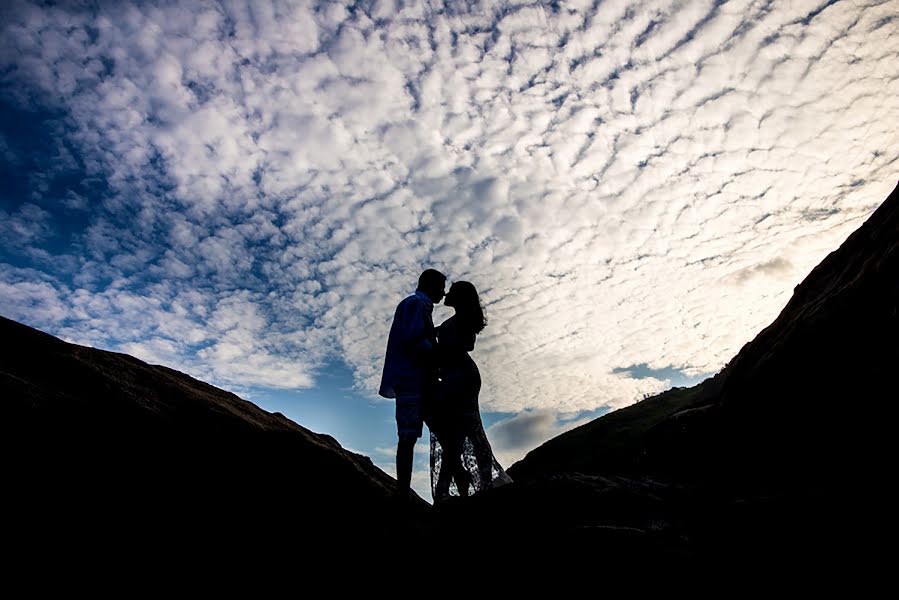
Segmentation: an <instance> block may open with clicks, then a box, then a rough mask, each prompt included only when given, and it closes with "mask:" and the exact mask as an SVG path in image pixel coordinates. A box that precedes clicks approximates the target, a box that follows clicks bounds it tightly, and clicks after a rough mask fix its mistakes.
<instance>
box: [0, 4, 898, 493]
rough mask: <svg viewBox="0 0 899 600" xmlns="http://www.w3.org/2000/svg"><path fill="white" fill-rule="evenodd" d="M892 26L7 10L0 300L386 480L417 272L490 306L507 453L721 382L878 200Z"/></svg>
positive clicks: (208, 8) (287, 9)
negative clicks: (191, 381)
mask: <svg viewBox="0 0 899 600" xmlns="http://www.w3.org/2000/svg"><path fill="white" fill-rule="evenodd" d="M897 14H899V1H897V0H890V1H886V2H875V1H872V2H859V1H854V2H849V1H836V2H834V1H829V2H822V1H789V2H786V1H785V2H766V1H758V0H732V1H729V2H721V1H698V0H697V1H692V0H691V1H681V2H650V1H647V2H640V1H628V2H625V1H617V0H605V1H604V2H599V3H594V2H592V1H583V2H581V1H572V2H527V1H522V2H464V3H463V2H437V1H431V2H420V1H410V2H403V1H394V0H387V1H372V2H353V3H341V2H299V1H297V2H241V1H238V0H234V1H227V2H180V3H179V2H165V3H154V2H140V3H129V2H97V3H91V4H89V5H88V4H85V3H81V2H59V3H56V4H54V5H53V6H44V5H43V4H41V3H32V2H24V1H14V2H4V3H3V4H2V7H0V158H2V160H0V179H2V181H3V186H2V191H0V314H3V315H4V316H7V317H10V318H13V319H17V320H19V321H22V322H25V323H27V324H29V325H32V326H35V327H38V328H40V329H43V330H45V331H48V332H50V333H52V334H55V335H57V336H60V337H62V338H64V339H67V340H69V341H73V342H77V343H81V344H88V345H92V346H96V347H100V348H106V349H111V350H116V351H121V352H128V353H130V354H133V355H135V356H138V357H140V358H142V359H144V360H147V361H149V362H152V363H158V364H165V365H168V366H171V367H173V368H176V369H179V370H181V371H185V372H187V373H190V374H191V375H193V376H195V377H198V378H201V379H203V380H206V381H209V382H211V383H213V384H215V385H218V386H220V387H224V388H226V389H229V390H232V391H234V392H236V393H238V394H241V395H243V396H244V397H246V398H248V399H251V400H253V401H255V402H257V403H259V404H260V405H261V406H263V407H264V408H267V409H269V410H280V411H281V412H284V413H285V414H287V415H288V416H290V417H292V418H294V419H295V420H297V421H298V422H300V423H302V424H304V425H306V426H308V427H310V428H311V429H313V430H317V431H322V432H325V433H329V434H331V435H334V436H335V437H336V438H337V439H338V440H339V441H340V442H341V443H342V444H344V445H345V446H347V447H349V448H352V449H354V450H356V451H359V452H364V453H366V454H368V455H370V456H371V457H372V459H373V460H375V461H376V462H377V463H378V464H379V465H381V466H382V467H383V468H384V469H385V470H387V471H388V472H392V471H393V466H392V463H393V458H392V454H391V453H392V448H393V444H394V438H393V435H394V433H393V432H394V429H393V422H392V410H393V409H392V405H391V404H390V402H388V401H385V400H383V399H380V398H378V397H377V395H376V389H377V382H378V379H379V375H380V368H381V364H382V360H383V352H384V347H385V341H386V336H387V331H388V329H389V326H390V319H391V317H392V315H393V310H394V307H395V306H396V304H397V303H398V302H399V301H400V300H401V299H402V298H403V297H404V296H405V295H406V294H408V293H410V292H412V291H413V289H414V285H415V281H416V280H417V277H418V274H419V273H420V272H421V271H422V270H423V269H424V268H428V267H434V268H438V269H440V270H442V271H444V272H445V273H447V274H448V275H449V277H450V280H451V281H452V280H463V279H465V280H469V281H471V282H473V283H474V284H475V286H476V287H477V288H478V289H479V290H480V292H481V295H482V298H483V300H484V304H485V306H486V311H487V315H488V318H489V320H490V323H489V325H488V327H487V329H485V331H484V333H483V334H482V335H481V336H480V337H479V340H478V344H477V347H476V348H475V351H474V352H473V357H474V358H475V360H476V361H477V362H478V365H479V367H480V369H481V372H482V376H483V379H484V388H483V390H482V393H481V397H480V401H481V407H482V411H483V413H484V415H485V421H486V424H487V425H488V427H489V435H490V436H491V439H492V440H493V441H494V447H495V449H496V451H497V454H498V455H499V457H500V460H501V462H503V463H504V464H508V463H510V462H511V461H514V460H517V459H518V458H520V457H522V456H523V455H524V454H525V453H526V452H527V451H528V450H530V449H532V448H534V447H535V446H537V445H539V444H540V443H542V441H545V440H546V439H549V438H551V437H553V436H554V435H557V434H559V433H560V432H562V431H565V430H566V429H569V428H571V427H573V426H575V425H577V424H579V423H582V422H585V421H586V420H589V419H590V418H593V417H595V416H598V415H600V414H603V413H604V412H606V411H608V410H612V409H615V408H619V407H622V406H626V405H628V404H630V403H632V402H634V401H636V400H638V399H640V398H642V397H643V396H645V395H646V394H652V393H656V392H659V391H662V390H664V389H666V388H667V387H669V386H671V385H687V384H690V383H691V382H695V381H698V380H700V379H701V378H702V377H704V376H707V375H709V374H711V373H715V372H716V371H718V370H719V369H720V368H721V367H722V366H723V365H724V364H725V362H727V360H729V359H730V358H731V357H732V356H733V355H734V354H736V352H737V351H739V349H740V347H742V345H743V344H745V343H746V342H748V341H749V340H750V339H752V337H753V336H754V335H755V334H756V333H757V332H758V331H759V330H761V329H762V328H763V327H764V326H766V325H767V324H768V323H770V322H771V320H773V319H774V317H775V316H776V315H777V313H778V312H779V311H780V310H781V308H782V307H783V306H784V304H785V303H786V302H787V300H788V299H789V297H790V294H791V292H792V289H793V287H794V286H795V285H796V284H797V283H799V282H800V281H801V280H802V279H803V278H804V277H805V275H806V274H807V273H808V272H809V270H810V269H811V268H812V267H814V265H816V264H817V263H818V262H819V261H820V260H821V259H822V258H823V257H824V256H825V255H826V254H827V253H828V252H830V251H832V250H833V249H835V248H836V247H838V246H839V244H840V243H841V242H842V241H843V240H844V239H845V238H846V236H847V235H848V234H849V233H850V232H851V231H853V230H854V229H856V228H857V227H858V226H859V225H860V224H861V223H862V222H863V221H864V219H865V218H866V217H867V216H868V215H869V214H870V213H871V212H872V211H873V210H874V208H875V207H876V206H877V205H878V204H879V202H881V201H882V200H883V199H884V198H885V197H886V195H887V194H888V192H889V191H890V190H891V189H892V188H893V186H894V185H895V181H896V165H897V164H899V163H897V158H899V139H897V133H896V129H895V123H896V122H899V66H897V65H899V56H897V54H899V35H897V33H899V32H897V27H899V19H897V17H896V15H897ZM450 314H451V312H450V311H449V310H448V309H446V308H444V307H438V309H437V310H436V312H435V321H437V322H440V321H441V320H443V319H445V318H446V317H448V316H449V315H450ZM418 457H419V462H418V463H417V470H416V473H415V485H416V488H417V489H419V490H420V491H424V490H425V489H426V487H427V485H426V479H427V470H426V453H424V452H421V453H419V455H418Z"/></svg>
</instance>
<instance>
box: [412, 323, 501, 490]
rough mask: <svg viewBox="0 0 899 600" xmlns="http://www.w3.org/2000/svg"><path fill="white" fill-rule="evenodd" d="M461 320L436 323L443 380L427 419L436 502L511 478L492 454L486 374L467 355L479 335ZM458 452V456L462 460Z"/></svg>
mask: <svg viewBox="0 0 899 600" xmlns="http://www.w3.org/2000/svg"><path fill="white" fill-rule="evenodd" d="M456 319H457V318H456V317H455V316H454V317H450V318H449V319H447V320H446V321H444V322H443V323H442V324H441V325H440V327H438V328H437V338H438V347H439V348H440V384H439V386H438V389H437V394H436V397H435V399H434V402H433V406H432V407H431V408H430V410H429V413H430V416H429V420H428V427H429V429H430V430H431V495H432V497H433V498H434V500H435V502H436V501H438V500H442V499H445V498H446V497H447V496H459V495H470V494H473V493H477V492H479V491H481V490H484V489H488V488H491V487H497V486H499V485H503V484H506V483H509V482H511V481H512V479H511V478H510V477H509V476H508V475H507V474H506V472H505V471H504V470H503V468H502V466H500V464H499V462H497V460H496V458H495V457H494V456H493V450H492V449H491V448H490V442H488V441H487V434H486V433H485V432H484V425H483V423H482V422H481V414H480V411H479V409H478V394H479V392H480V390H481V374H480V372H479V371H478V366H477V364H475V362H474V360H472V358H471V356H470V355H469V354H468V352H469V351H471V350H473V349H474V342H475V334H474V332H467V331H464V330H463V329H461V328H460V327H459V326H458V321H457V320H456ZM454 455H456V456H458V457H459V461H458V462H456V461H455V460H454V458H453V456H454ZM448 468H449V470H446V469H448ZM441 473H443V476H442V477H441ZM460 484H461V485H460ZM466 487H467V490H466V489H465V488H466ZM460 488H461V489H460Z"/></svg>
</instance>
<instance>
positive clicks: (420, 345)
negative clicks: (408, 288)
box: [403, 302, 434, 351]
mask: <svg viewBox="0 0 899 600" xmlns="http://www.w3.org/2000/svg"><path fill="white" fill-rule="evenodd" d="M403 325H404V327H403V332H404V334H405V335H404V336H403V338H404V339H403V342H404V344H403V345H404V346H406V348H407V349H409V350H424V351H428V350H433V348H434V346H433V344H432V343H431V340H430V339H428V338H429V336H430V333H431V332H430V331H429V327H428V319H427V309H426V308H425V306H424V304H422V303H421V302H409V303H408V306H406V307H405V311H404V313H403Z"/></svg>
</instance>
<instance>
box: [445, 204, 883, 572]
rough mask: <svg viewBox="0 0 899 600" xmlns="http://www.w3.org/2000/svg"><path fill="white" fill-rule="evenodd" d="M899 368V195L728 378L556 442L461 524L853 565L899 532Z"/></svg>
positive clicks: (815, 274) (473, 506)
mask: <svg viewBox="0 0 899 600" xmlns="http://www.w3.org/2000/svg"><path fill="white" fill-rule="evenodd" d="M897 367H899V187H897V188H896V190H894V191H893V193H892V194H890V196H889V197H888V198H887V200H886V201H885V202H884V203H883V204H882V205H881V206H880V207H879V208H878V209H877V210H876V211H875V212H874V214H872V215H871V217H870V218H869V219H868V220H867V221H866V222H865V223H864V225H862V227H860V228H859V229H858V230H857V231H856V232H854V233H853V234H852V235H851V236H850V237H849V238H848V239H847V240H846V241H845V243H843V244H842V246H841V247H840V248H839V249H838V250H836V251H834V252H832V253H831V254H830V255H829V256H827V257H826V258H825V259H824V260H823V261H822V262H821V264H819V265H818V266H817V267H816V268H815V269H814V270H813V271H812V272H811V273H810V274H809V275H808V277H807V278H806V279H805V281H803V282H802V283H801V284H800V285H799V286H797V287H796V289H795V291H794V295H793V297H792V299H791V300H790V302H789V303H788V304H787V306H786V307H785V308H784V309H783V311H782V312H781V314H780V316H779V317H778V318H777V319H776V320H775V321H774V322H773V323H772V324H771V325H770V326H768V327H767V328H765V329H764V330H763V331H762V332H761V333H760V334H759V335H758V336H757V337H756V338H755V339H754V340H753V341H752V342H750V343H748V344H746V346H744V347H743V349H742V350H741V351H740V352H739V354H738V355H737V356H736V357H735V358H734V359H733V360H732V361H731V362H730V363H729V364H728V365H727V366H726V367H725V368H724V369H723V370H722V371H721V372H720V373H719V374H718V375H716V376H715V377H713V378H711V379H709V380H707V381H705V382H703V383H702V384H700V385H698V386H695V387H693V388H689V389H685V388H674V389H672V390H669V391H667V392H665V393H663V394H659V395H657V396H655V397H652V398H649V399H646V400H643V401H641V402H638V403H637V404H634V405H632V406H629V407H627V408H624V409H621V410H618V411H615V412H612V413H610V414H607V415H605V416H603V417H601V418H599V419H597V420H595V421H592V422H590V423H588V424H585V425H583V426H581V427H579V428H577V429H574V430H572V431H570V432H567V433H565V434H563V435H561V436H559V437H557V438H555V439H553V440H550V441H549V442H546V443H545V444H543V445H542V446H540V447H539V448H537V449H535V450H533V451H532V452H530V453H529V454H528V455H527V456H526V457H525V458H524V459H523V460H522V461H520V462H518V463H516V464H515V465H513V466H512V467H511V468H509V470H508V472H509V474H510V475H511V476H512V478H513V479H514V480H515V482H516V483H515V484H514V485H512V486H508V487H507V488H501V489H499V490H496V491H494V492H492V493H489V494H485V495H484V496H483V497H481V498H476V499H473V500H474V501H473V502H470V503H467V504H466V506H464V507H462V508H456V509H454V510H455V512H456V514H453V515H448V518H450V517H451V518H454V519H456V520H457V521H460V522H461V521H464V520H471V519H473V520H478V521H480V522H482V523H489V522H493V521H496V520H497V519H507V520H508V521H512V522H515V521H523V522H527V523H528V525H529V527H530V528H531V529H532V530H533V529H535V528H537V529H542V530H545V531H555V532H557V533H558V532H566V531H567V532H569V534H573V532H581V533H582V532H584V531H601V530H602V529H603V528H609V527H612V528H616V527H617V528H620V527H625V528H627V529H626V530H627V531H632V532H634V534H633V535H632V536H631V537H632V539H634V540H643V542H640V543H644V542H651V543H652V544H655V545H658V544H661V546H662V548H663V549H664V550H665V552H668V553H670V554H671V555H672V556H679V557H682V558H683V557H691V558H692V559H698V560H699V561H701V562H709V563H711V562H714V563H716V564H721V563H726V562H731V563H732V564H736V563H733V561H738V560H739V559H741V558H751V559H753V560H761V559H767V560H769V561H772V562H778V563H788V562H790V561H827V562H831V561H833V562H841V561H843V562H845V561H848V560H849V559H850V558H851V557H852V556H853V555H855V554H857V553H859V552H862V551H863V550H870V548H871V544H865V545H864V546H854V545H853V544H856V543H858V542H859V539H860V538H861V537H864V536H870V535H871V534H872V532H875V531H877V530H878V528H880V527H881V526H882V522H883V521H885V520H887V519H888V513H887V512H886V510H885V509H884V508H883V503H884V502H885V498H888V497H889V496H888V495H887V493H886V490H887V488H888V480H887V478H888V475H887V474H888V473H889V472H891V468H890V467H891V466H892V465H891V462H892V456H893V454H892V444H891V443H888V440H890V439H892V438H891V436H890V433H889V431H888V430H887V423H889V422H890V419H889V417H888V415H889V414H892V407H891V404H892V403H893V402H895V401H897V400H899V393H897V392H896V389H897V388H896V383H895V376H896V374H897V373H899V369H897ZM644 546H645V544H644ZM645 547H648V546H645Z"/></svg>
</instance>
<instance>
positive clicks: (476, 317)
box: [443, 281, 487, 333]
mask: <svg viewBox="0 0 899 600" xmlns="http://www.w3.org/2000/svg"><path fill="white" fill-rule="evenodd" d="M443 303H444V304H445V305H446V306H452V307H453V308H455V309H456V317H457V319H461V320H462V323H463V324H464V325H465V326H466V327H468V328H470V329H472V330H473V331H474V332H475V333H480V332H481V330H482V329H484V327H485V326H486V325H487V318H486V317H485V316H484V308H483V307H482V306H481V299H480V298H479V297H478V290H476V289H475V287H474V285H472V284H471V283H470V282H468V281H457V282H455V283H453V285H452V286H451V287H450V290H449V293H448V294H447V295H446V299H445V300H444V301H443Z"/></svg>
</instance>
